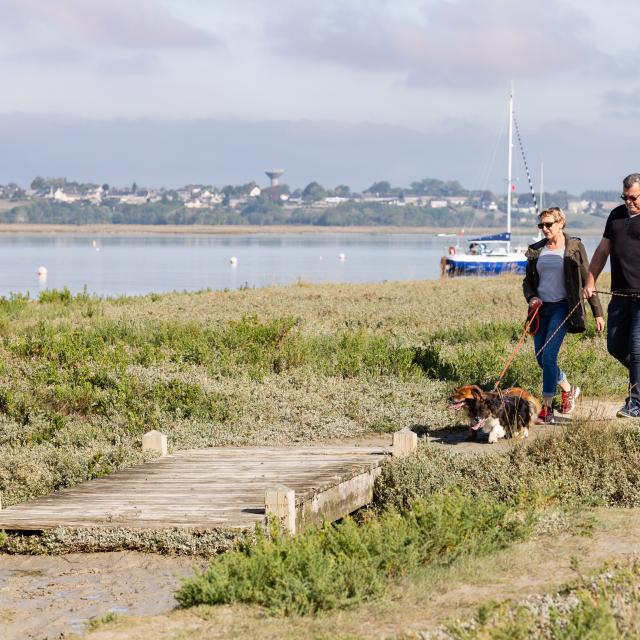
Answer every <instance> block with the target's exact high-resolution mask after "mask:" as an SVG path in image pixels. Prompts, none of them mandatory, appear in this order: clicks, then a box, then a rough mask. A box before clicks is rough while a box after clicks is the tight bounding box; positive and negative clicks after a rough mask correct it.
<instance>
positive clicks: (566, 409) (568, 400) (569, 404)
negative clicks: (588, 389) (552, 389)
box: [560, 385, 580, 413]
mask: <svg viewBox="0 0 640 640" xmlns="http://www.w3.org/2000/svg"><path fill="white" fill-rule="evenodd" d="M579 395H580V387H574V386H573V385H571V389H569V391H563V392H562V393H561V394H560V396H561V401H560V402H561V404H560V413H571V412H572V411H573V410H574V409H575V408H576V398H577V397H578V396H579Z"/></svg>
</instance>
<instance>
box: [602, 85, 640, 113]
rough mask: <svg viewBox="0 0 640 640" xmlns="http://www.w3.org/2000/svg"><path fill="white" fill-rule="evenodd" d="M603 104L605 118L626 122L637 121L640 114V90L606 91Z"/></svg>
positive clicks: (603, 95)
mask: <svg viewBox="0 0 640 640" xmlns="http://www.w3.org/2000/svg"><path fill="white" fill-rule="evenodd" d="M601 102H602V107H603V109H602V115H603V116H604V117H606V118H612V119H616V120H625V121H626V120H630V119H632V118H633V119H635V118H637V117H638V115H639V114H640V89H631V90H629V91H619V90H612V91H605V92H604V93H603V94H602V98H601Z"/></svg>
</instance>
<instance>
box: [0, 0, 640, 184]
mask: <svg viewBox="0 0 640 640" xmlns="http://www.w3.org/2000/svg"><path fill="white" fill-rule="evenodd" d="M0 10H1V13H0V15H2V20H1V21H0V82H1V86H2V88H3V90H2V93H1V94H0V95H1V96H2V100H1V102H0V183H6V182H9V181H16V182H18V183H19V184H28V183H29V182H30V181H31V179H32V178H33V177H34V176H35V175H43V176H45V177H47V176H65V177H67V178H68V179H70V180H82V181H84V180H88V181H93V182H109V183H112V184H128V183H131V182H133V181H136V182H138V183H139V184H146V185H148V186H160V185H166V186H179V185H182V184H187V183H206V184H214V185H217V186H222V185H223V184H228V183H232V184H239V183H246V182H249V181H252V180H255V181H256V182H258V183H261V184H266V182H267V178H266V176H264V169H266V168H269V167H272V166H277V167H281V168H283V169H284V170H285V175H284V177H283V180H284V181H285V182H287V183H288V184H290V185H291V186H293V187H297V186H301V187H304V186H305V185H306V184H307V183H308V182H310V181H312V180H317V181H318V182H320V183H321V184H323V185H324V186H327V187H332V186H336V185H338V184H348V185H349V186H351V187H352V188H353V189H355V190H360V189H363V188H366V187H367V186H369V185H371V184H372V183H373V182H375V181H377V180H383V179H385V180H389V181H391V182H392V184H394V185H397V186H408V185H409V184H410V183H411V182H412V181H415V180H420V179H422V178H425V177H433V178H439V179H442V180H455V179H457V180H459V181H460V182H462V184H463V185H464V186H465V187H467V188H470V189H484V188H490V189H494V190H498V191H499V190H500V189H503V188H506V181H505V179H504V176H505V175H506V156H507V143H506V137H505V130H506V123H507V100H508V95H509V91H510V87H511V86H512V83H513V87H514V98H515V110H516V117H517V122H518V127H519V131H520V133H521V136H522V140H523V143H524V147H525V151H526V154H527V159H528V164H529V167H530V169H531V172H532V178H533V181H534V185H535V188H536V189H538V188H539V186H540V174H541V166H542V164H543V165H544V187H545V189H547V190H556V189H566V190H568V191H570V192H572V193H580V192H581V191H583V190H585V189H617V188H618V187H619V184H620V181H621V179H622V178H623V177H624V175H626V174H627V173H631V172H633V171H640V160H638V159H637V151H636V146H637V144H636V135H635V134H634V130H635V120H636V118H637V117H638V114H639V112H640V79H638V77H637V74H636V73H634V71H635V69H636V66H635V63H636V62H637V60H638V58H639V54H640V39H638V38H636V37H635V36H634V32H635V27H634V26H633V25H634V24H635V23H636V22H637V19H638V16H637V9H636V7H635V4H634V3H633V2H632V1H631V0H615V2H604V0H580V1H578V0H538V1H537V2H525V1H523V0H520V1H518V0H422V1H421V0H393V1H391V0H272V1H271V2H263V1H260V0H215V1H214V0H56V2H50V1H48V0H0ZM3 147H4V149H3ZM514 153H515V158H516V162H515V164H514V175H515V178H516V181H517V189H518V190H519V191H521V190H525V189H526V188H528V187H527V177H526V172H525V170H524V167H523V165H522V162H521V161H520V159H519V155H520V150H519V148H518V147H516V148H515V149H514ZM634 163H635V164H634Z"/></svg>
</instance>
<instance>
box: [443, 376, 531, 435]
mask: <svg viewBox="0 0 640 640" xmlns="http://www.w3.org/2000/svg"><path fill="white" fill-rule="evenodd" d="M449 408H450V409H456V410H459V409H465V411H466V413H467V415H468V417H469V423H470V425H469V426H470V430H469V438H470V439H472V440H475V439H476V438H477V436H478V431H479V430H482V431H483V432H484V433H488V434H489V444H493V443H494V442H497V441H498V439H499V438H504V437H505V436H506V435H508V436H509V437H515V436H521V437H523V438H526V437H528V435H529V427H531V426H533V425H534V424H535V423H536V419H537V417H538V412H539V411H540V409H541V406H540V403H539V402H538V400H537V399H536V398H534V397H533V396H532V395H531V394H530V393H529V392H528V391H526V390H525V389H521V388H520V387H511V389H505V390H504V391H483V390H482V389H481V388H480V387H479V386H478V385H475V384H471V385H465V386H463V387H459V388H458V389H456V390H455V391H454V392H453V393H452V394H451V396H450V398H449Z"/></svg>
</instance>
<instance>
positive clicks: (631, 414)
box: [616, 400, 640, 418]
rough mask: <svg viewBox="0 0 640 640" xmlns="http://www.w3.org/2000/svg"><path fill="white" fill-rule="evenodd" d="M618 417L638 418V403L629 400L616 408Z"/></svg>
mask: <svg viewBox="0 0 640 640" xmlns="http://www.w3.org/2000/svg"><path fill="white" fill-rule="evenodd" d="M616 416H617V417H618V418H640V405H639V404H638V402H637V401H635V400H629V402H626V403H625V404H624V405H623V406H621V407H620V408H619V409H618V413H616Z"/></svg>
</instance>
